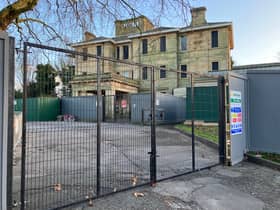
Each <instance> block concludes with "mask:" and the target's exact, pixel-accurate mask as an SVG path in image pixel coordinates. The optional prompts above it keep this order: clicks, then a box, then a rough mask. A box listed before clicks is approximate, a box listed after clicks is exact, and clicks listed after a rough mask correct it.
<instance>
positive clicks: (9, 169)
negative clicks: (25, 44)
mask: <svg viewBox="0 0 280 210" xmlns="http://www.w3.org/2000/svg"><path fill="white" fill-rule="evenodd" d="M14 81H15V39H14V38H12V37H10V39H9V81H8V83H9V85H8V86H9V90H8V91H9V94H8V97H9V99H8V103H9V108H8V109H9V110H8V145H7V146H8V148H7V149H8V153H7V156H8V157H7V206H8V209H9V208H12V202H13V199H12V189H13V148H14Z"/></svg>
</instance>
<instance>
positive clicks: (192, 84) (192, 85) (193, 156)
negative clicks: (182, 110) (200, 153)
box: [191, 74, 195, 171]
mask: <svg viewBox="0 0 280 210" xmlns="http://www.w3.org/2000/svg"><path fill="white" fill-rule="evenodd" d="M191 111H192V170H193V171H195V132H194V117H195V116H194V112H195V109H194V82H193V74H191Z"/></svg>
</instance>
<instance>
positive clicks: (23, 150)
mask: <svg viewBox="0 0 280 210" xmlns="http://www.w3.org/2000/svg"><path fill="white" fill-rule="evenodd" d="M26 83H27V43H24V44H23V98H22V145H21V187H20V188H21V189H20V204H21V206H20V209H21V210H24V209H25V161H26V99H27V84H26Z"/></svg>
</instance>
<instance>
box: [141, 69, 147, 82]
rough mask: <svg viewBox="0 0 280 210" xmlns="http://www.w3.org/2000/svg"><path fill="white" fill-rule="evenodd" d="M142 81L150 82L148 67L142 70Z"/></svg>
mask: <svg viewBox="0 0 280 210" xmlns="http://www.w3.org/2000/svg"><path fill="white" fill-rule="evenodd" d="M142 80H148V67H143V68H142Z"/></svg>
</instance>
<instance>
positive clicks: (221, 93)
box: [218, 76, 226, 164]
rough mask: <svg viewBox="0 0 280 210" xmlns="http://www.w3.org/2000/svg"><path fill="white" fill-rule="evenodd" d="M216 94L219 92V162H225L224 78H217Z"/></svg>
mask: <svg viewBox="0 0 280 210" xmlns="http://www.w3.org/2000/svg"><path fill="white" fill-rule="evenodd" d="M218 94H219V162H220V163H221V164H225V160H226V159H225V154H226V145H225V144H226V140H225V139H226V115H225V113H226V110H225V109H226V108H225V103H226V102H225V100H226V99H225V78H224V77H223V76H220V77H219V78H218Z"/></svg>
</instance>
